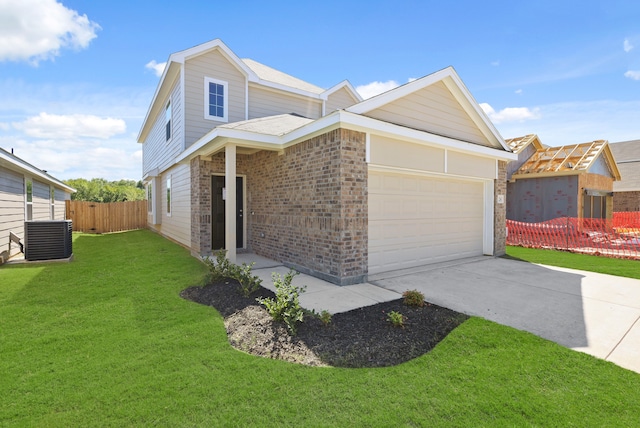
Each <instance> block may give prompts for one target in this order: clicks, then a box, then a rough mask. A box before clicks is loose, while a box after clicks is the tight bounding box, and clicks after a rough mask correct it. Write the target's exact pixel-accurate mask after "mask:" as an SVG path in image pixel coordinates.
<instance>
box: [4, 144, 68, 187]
mask: <svg viewBox="0 0 640 428" xmlns="http://www.w3.org/2000/svg"><path fill="white" fill-rule="evenodd" d="M0 166H2V167H4V168H7V169H10V170H12V171H16V172H19V173H21V174H27V175H30V176H31V177H33V178H38V179H40V180H42V181H44V182H46V183H48V184H52V185H53V186H54V187H58V188H61V189H64V190H66V191H67V192H69V193H75V192H76V189H74V188H73V187H70V186H68V185H66V184H64V183H63V182H62V181H60V180H58V179H57V178H55V177H53V176H51V175H49V174H47V172H46V171H44V170H41V169H39V168H36V167H35V166H33V165H31V164H30V163H28V162H26V161H24V160H22V159H20V158H19V157H18V156H16V155H14V154H13V153H9V152H8V151H6V150H4V149H2V148H0Z"/></svg>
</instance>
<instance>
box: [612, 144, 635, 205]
mask: <svg viewBox="0 0 640 428" xmlns="http://www.w3.org/2000/svg"><path fill="white" fill-rule="evenodd" d="M610 147H611V151H612V152H613V155H614V156H615V158H616V164H617V165H618V169H619V170H620V174H622V180H620V181H618V182H615V183H613V210H614V211H640V140H633V141H622V142H620V143H612V144H611V145H610Z"/></svg>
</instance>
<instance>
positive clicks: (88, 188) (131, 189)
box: [65, 178, 146, 202]
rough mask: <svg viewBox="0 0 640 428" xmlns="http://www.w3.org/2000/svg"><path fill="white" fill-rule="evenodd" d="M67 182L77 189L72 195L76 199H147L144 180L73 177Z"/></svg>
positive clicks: (103, 200) (104, 200)
mask: <svg viewBox="0 0 640 428" xmlns="http://www.w3.org/2000/svg"><path fill="white" fill-rule="evenodd" d="M65 183H66V184H68V185H69V186H71V187H73V188H74V189H76V190H77V192H76V193H73V194H72V195H71V199H72V200H74V201H89V202H123V201H142V200H144V199H146V194H145V191H144V185H143V183H142V181H137V182H136V181H135V180H117V181H107V180H105V179H104V178H92V179H91V180H87V179H85V178H73V179H69V180H65Z"/></svg>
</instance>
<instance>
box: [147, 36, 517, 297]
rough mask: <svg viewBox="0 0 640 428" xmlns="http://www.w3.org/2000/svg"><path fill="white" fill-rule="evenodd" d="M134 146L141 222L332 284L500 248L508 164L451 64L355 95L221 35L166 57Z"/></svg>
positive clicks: (505, 150)
mask: <svg viewBox="0 0 640 428" xmlns="http://www.w3.org/2000/svg"><path fill="white" fill-rule="evenodd" d="M138 142H139V143H141V144H142V146H143V177H144V181H145V183H146V184H147V192H148V198H149V224H150V227H151V228H152V229H153V230H155V231H157V232H159V233H161V234H162V235H164V236H166V237H168V238H170V239H172V240H174V241H176V242H179V243H180V244H182V245H184V246H185V247H188V248H190V249H191V251H192V253H193V254H194V255H198V256H205V255H208V254H211V252H212V250H215V249H219V248H225V249H226V250H227V251H228V253H227V255H228V257H229V258H230V259H231V260H235V255H236V251H252V252H255V253H256V254H260V255H262V256H266V257H269V258H272V259H274V260H277V261H279V262H283V263H284V264H285V265H288V266H291V267H294V268H296V269H297V270H299V271H301V272H305V273H309V274H312V275H315V276H317V277H320V278H323V279H326V280H329V281H332V282H334V283H337V284H343V285H344V284H353V283H358V282H362V281H364V280H366V279H367V276H368V275H371V274H375V273H381V272H385V271H389V270H395V269H401V268H407V267H413V266H419V265H423V264H427V263H433V262H439V261H445V260H451V259H456V258H463V257H469V256H476V255H482V254H488V255H493V254H502V253H504V245H505V203H504V202H505V201H504V197H505V193H506V188H505V186H506V165H507V162H508V161H510V160H513V159H515V155H513V154H512V153H511V150H510V148H509V147H508V146H507V145H506V143H505V142H504V140H503V139H502V137H501V136H500V134H499V133H498V132H497V131H496V129H495V128H494V126H493V124H492V123H491V122H490V121H489V119H488V118H487V117H486V115H485V114H484V112H483V111H482V109H481V108H480V107H479V106H478V104H477V103H476V101H475V100H474V99H473V97H472V96H471V94H470V93H469V91H468V90H467V88H466V87H465V86H464V84H463V83H462V81H461V80H460V78H459V77H458V75H457V73H456V72H455V70H454V69H453V68H451V67H449V68H446V69H444V70H441V71H438V72H436V73H433V74H430V75H428V76H425V77H423V78H421V79H417V80H415V81H412V82H410V83H408V84H406V85H403V86H400V87H398V88H396V89H393V90H391V91H388V92H386V93H384V94H381V95H378V96H376V97H373V98H370V99H368V100H364V101H363V100H362V99H361V97H360V96H359V95H358V93H357V92H356V91H355V90H354V88H353V87H352V85H351V84H350V83H349V82H347V81H343V82H341V83H338V84H337V85H335V86H333V87H331V88H329V89H323V88H320V87H317V86H315V85H313V84H310V83H307V82H304V81H302V80H300V79H297V78H295V77H292V76H289V75H287V74H285V73H282V72H280V71H277V70H274V69H273V68H270V67H267V66H265V65H263V64H260V63H258V62H256V61H253V60H249V59H240V58H239V57H238V56H236V54H235V53H234V52H232V51H231V50H230V49H229V48H228V47H227V46H226V45H225V44H224V43H222V41H220V40H213V41H211V42H208V43H205V44H202V45H199V46H196V47H193V48H191V49H187V50H184V51H181V52H177V53H174V54H172V55H171V56H170V57H169V60H168V62H167V66H166V69H165V71H164V73H163V75H162V77H161V79H160V82H159V84H158V88H157V90H156V92H155V94H154V96H153V100H152V101H151V105H150V107H149V110H148V113H147V116H146V118H145V120H144V123H143V125H142V128H141V130H140V134H139V137H138Z"/></svg>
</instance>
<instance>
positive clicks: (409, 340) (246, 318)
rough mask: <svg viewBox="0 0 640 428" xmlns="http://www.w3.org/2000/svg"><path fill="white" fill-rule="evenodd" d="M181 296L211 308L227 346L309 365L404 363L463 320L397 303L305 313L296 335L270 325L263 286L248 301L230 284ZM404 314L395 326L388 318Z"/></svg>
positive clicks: (447, 312)
mask: <svg viewBox="0 0 640 428" xmlns="http://www.w3.org/2000/svg"><path fill="white" fill-rule="evenodd" d="M181 296H182V297H183V298H185V299H187V300H191V301H194V302H197V303H200V304H203V305H208V306H212V307H214V308H215V309H216V310H218V312H220V314H221V315H222V316H223V317H224V324H225V327H226V330H227V335H228V338H229V342H230V343H231V345H232V346H234V347H235V348H236V349H239V350H242V351H245V352H248V353H250V354H254V355H259V356H263V357H269V358H277V359H281V360H286V361H291V362H295V363H300V364H306V365H310V366H333V367H385V366H393V365H396V364H400V363H403V362H405V361H408V360H411V359H413V358H416V357H418V356H420V355H423V354H425V353H427V352H429V351H430V350H431V349H433V347H434V346H436V345H437V344H438V342H440V341H441V340H442V339H444V338H445V337H446V336H447V334H449V333H450V332H451V331H452V330H453V329H454V328H456V327H457V326H458V325H459V324H461V323H462V322H464V321H465V320H466V319H467V318H468V317H467V316H466V315H464V314H461V313H458V312H455V311H452V310H449V309H446V308H443V307H440V306H437V305H433V304H429V303H426V304H425V306H423V307H409V306H407V305H405V304H404V303H403V301H402V299H398V300H394V301H391V302H386V303H379V304H376V305H373V306H367V307H364V308H360V309H354V310H351V311H348V312H343V313H338V314H334V315H333V316H332V317H331V321H330V322H329V323H327V324H325V323H324V322H323V321H322V320H321V319H320V318H319V317H318V316H317V315H315V314H312V313H306V314H305V317H304V321H303V322H302V323H301V324H300V326H299V327H298V330H297V334H296V335H295V336H292V335H290V334H289V332H288V331H287V329H286V326H285V325H284V323H280V322H275V321H273V319H272V318H271V316H270V315H269V313H268V312H267V311H266V309H265V308H264V307H263V306H262V305H260V304H259V303H258V302H257V301H256V298H258V297H267V298H269V297H272V298H273V297H275V294H274V293H273V292H272V291H270V290H267V289H265V288H263V287H260V288H259V289H258V290H257V291H256V292H254V293H252V294H251V295H250V296H249V297H244V296H243V295H242V294H241V293H240V285H239V284H238V283H237V282H236V281H235V280H229V281H219V282H216V283H212V284H208V285H206V286H204V287H190V288H187V289H186V290H184V291H182V293H181ZM392 311H396V312H399V313H401V314H402V315H404V316H405V317H406V318H405V321H404V326H403V327H394V326H393V325H392V324H391V323H390V322H389V321H388V314H389V313H390V312H392Z"/></svg>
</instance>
